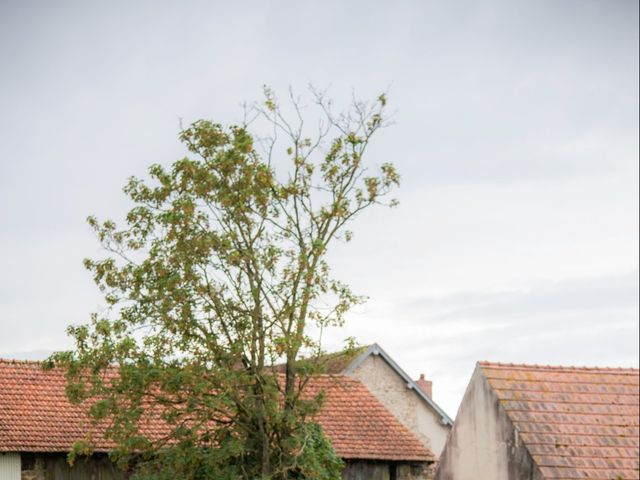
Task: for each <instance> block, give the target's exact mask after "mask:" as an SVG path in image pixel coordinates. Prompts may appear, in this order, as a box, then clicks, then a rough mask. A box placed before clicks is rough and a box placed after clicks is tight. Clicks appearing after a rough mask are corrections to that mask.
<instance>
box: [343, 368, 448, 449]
mask: <svg viewBox="0 0 640 480" xmlns="http://www.w3.org/2000/svg"><path fill="white" fill-rule="evenodd" d="M351 376H352V377H354V378H357V379H358V380H360V381H361V382H362V383H363V384H364V385H366V386H367V387H368V388H369V390H371V392H372V393H373V394H374V395H375V396H376V397H377V398H378V400H380V402H381V403H382V404H383V405H384V406H385V407H386V408H387V409H388V410H389V411H390V412H391V413H393V414H394V415H395V417H396V418H398V420H400V421H401V422H402V423H403V424H404V425H405V426H406V427H407V428H408V429H409V430H411V432H412V433H413V434H414V435H415V436H416V437H417V438H418V439H420V441H422V443H423V444H424V445H426V446H427V447H429V448H430V449H431V451H432V452H433V453H434V454H435V455H436V456H439V455H440V452H442V449H443V447H444V445H445V443H446V441H447V435H448V433H449V428H448V427H446V426H444V425H442V424H440V421H439V420H440V416H439V415H438V414H437V413H435V412H434V411H433V410H432V409H431V408H430V407H429V406H428V405H427V404H426V403H425V402H424V400H422V399H421V398H420V397H419V396H418V394H417V393H416V392H415V391H413V390H411V389H409V388H407V383H406V382H405V381H404V380H403V379H402V377H400V375H398V374H397V373H396V372H395V371H394V370H393V369H392V368H391V367H390V366H389V365H388V364H387V362H385V361H384V359H383V358H382V357H380V356H378V355H369V356H368V357H367V359H366V360H365V361H364V362H362V363H361V364H360V365H359V366H358V367H357V368H356V369H355V370H354V371H353V372H352V373H351Z"/></svg>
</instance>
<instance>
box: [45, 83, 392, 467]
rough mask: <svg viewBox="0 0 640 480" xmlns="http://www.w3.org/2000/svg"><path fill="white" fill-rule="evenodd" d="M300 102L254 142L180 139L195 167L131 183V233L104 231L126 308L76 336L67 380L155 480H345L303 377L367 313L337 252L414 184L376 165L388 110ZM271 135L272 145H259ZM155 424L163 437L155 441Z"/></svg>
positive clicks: (315, 97)
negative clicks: (355, 228)
mask: <svg viewBox="0 0 640 480" xmlns="http://www.w3.org/2000/svg"><path fill="white" fill-rule="evenodd" d="M289 100H290V101H288V102H287V103H286V105H285V106H284V109H283V107H281V105H280V104H279V103H278V102H277V100H276V98H275V96H274V95H273V93H272V92H271V91H270V90H269V89H265V101H264V103H262V104H258V105H255V106H253V107H252V108H250V109H246V111H245V113H246V115H245V118H246V120H245V121H244V122H243V123H242V124H240V125H232V126H229V127H228V128H225V127H223V126H222V125H220V124H217V123H213V122H211V121H207V120H200V121H197V122H195V123H193V124H192V125H190V126H189V127H188V128H185V129H184V130H183V131H182V132H181V134H180V139H181V140H182V142H184V144H185V145H186V147H187V148H188V150H189V152H190V156H188V157H185V158H183V159H181V160H178V161H177V162H175V163H174V164H173V165H172V166H171V168H165V167H162V166H160V165H153V166H151V167H150V169H149V174H150V179H149V180H147V181H145V180H141V179H137V178H131V179H130V180H129V182H128V184H127V185H126V187H125V192H126V194H127V195H128V196H129V197H130V198H131V200H132V201H133V203H134V207H133V208H132V209H131V211H130V212H129V213H128V215H127V217H126V227H125V228H118V227H117V226H116V224H115V223H114V222H112V221H104V222H100V221H98V220H97V219H96V218H94V217H90V218H89V223H90V225H91V226H92V227H93V229H94V230H95V232H96V233H97V235H98V238H99V239H100V241H101V243H102V245H103V246H104V247H105V249H106V250H107V251H108V252H110V256H109V257H108V258H105V259H100V260H85V265H86V267H87V268H88V269H89V270H90V271H91V272H93V276H94V280H95V282H96V283H97V285H98V286H99V287H100V289H101V290H102V291H103V292H104V295H105V299H106V302H107V303H108V305H109V309H108V310H107V311H105V312H103V313H100V314H94V315H93V316H92V320H91V322H90V324H87V325H81V326H72V327H69V329H68V331H69V333H70V335H72V336H73V337H74V340H75V349H74V350H73V351H69V352H60V353H57V354H55V355H54V356H52V358H51V360H52V362H51V363H52V364H57V365H60V366H63V367H64V368H66V370H67V372H68V373H67V376H68V379H69V385H68V394H69V396H70V398H71V399H72V400H73V401H78V402H81V401H86V402H89V403H90V404H91V405H92V407H91V415H92V416H93V417H94V418H95V419H96V420H102V421H108V424H109V428H108V430H107V436H108V437H109V438H111V439H113V440H114V442H115V444H116V445H117V447H116V449H115V450H114V455H115V456H116V458H117V459H118V460H119V461H120V462H121V463H122V464H125V465H126V464H129V465H131V463H132V462H135V464H136V469H137V472H138V475H139V476H140V477H143V478H177V477H178V476H179V477H180V478H234V479H235V478H245V479H254V478H262V479H284V478H301V477H302V478H319V479H322V478H327V479H330V478H337V476H338V475H339V471H340V464H341V463H340V460H339V459H338V458H337V457H336V456H335V453H334V452H333V451H332V450H331V448H330V446H329V445H328V444H327V442H326V439H324V437H323V436H322V432H321V430H320V429H319V427H318V426H317V425H315V424H313V422H312V421H311V418H312V415H313V414H314V412H316V411H317V409H318V408H319V406H320V404H321V401H322V398H321V396H320V397H314V398H310V397H309V396H308V395H307V396H305V395H304V389H305V386H306V384H307V382H308V380H309V378H310V376H311V375H313V373H314V371H313V368H310V367H309V366H310V365H312V364H313V362H308V361H307V362H304V364H301V366H299V365H298V363H299V362H298V360H299V359H300V358H301V355H303V354H304V355H309V354H315V355H318V354H319V353H320V351H321V342H320V339H321V332H322V330H323V329H324V328H326V327H330V326H339V325H341V324H342V323H343V321H344V315H345V313H346V312H347V311H348V310H349V309H350V308H351V307H352V306H353V305H355V304H357V303H358V302H359V301H361V298H360V297H358V296H356V295H354V294H353V293H352V292H351V290H350V289H349V287H348V286H347V285H345V284H344V283H342V282H340V281H338V280H336V279H334V278H332V276H331V274H330V268H329V265H328V263H327V260H326V256H327V251H328V247H329V245H330V244H332V243H333V242H335V241H337V240H342V241H349V240H350V239H351V232H349V231H348V230H347V226H348V224H349V222H351V221H352V220H353V219H354V218H355V217H356V216H358V214H360V212H362V211H363V210H365V209H366V208H368V207H370V206H372V205H375V204H386V205H394V204H395V201H393V200H391V201H388V202H385V199H386V197H387V194H388V193H389V192H390V191H391V190H392V189H393V187H394V186H396V185H398V182H399V177H398V174H397V173H396V170H395V169H394V167H393V166H392V164H391V163H382V164H380V165H378V166H373V165H367V163H366V162H365V152H366V150H367V147H368V146H369V143H370V141H371V138H372V137H373V135H374V134H375V133H376V132H377V131H378V130H379V129H380V128H381V127H382V126H383V125H384V123H385V120H384V109H385V106H386V98H385V96H384V95H380V96H379V97H378V98H377V99H376V100H375V101H374V102H369V103H366V102H360V101H355V100H354V101H353V103H352V104H351V105H350V107H349V108H348V109H347V110H346V111H344V112H342V113H340V114H337V115H336V114H334V113H333V111H332V106H331V102H330V101H329V100H327V99H326V97H325V95H324V93H322V92H317V91H315V90H312V91H311V102H310V104H309V105H308V106H305V105H303V104H302V100H301V99H300V98H296V97H294V96H293V95H290V99H289ZM307 107H309V108H310V110H309V109H308V108H307ZM311 107H314V108H311ZM287 112H288V113H287ZM311 115H313V116H314V117H313V120H314V121H317V125H315V123H314V126H317V130H314V132H315V133H314V135H313V136H307V135H306V131H305V129H306V124H305V122H306V123H307V124H308V123H309V121H310V116H311ZM260 122H262V123H260ZM265 122H266V124H268V126H269V131H270V132H271V133H270V134H269V135H268V136H267V137H266V138H262V137H257V136H254V135H252V134H251V133H250V129H252V128H253V127H256V128H258V126H259V125H261V124H262V125H264V124H265ZM314 332H315V333H314ZM277 363H280V364H284V366H285V367H284V369H283V370H284V371H283V372H282V373H280V374H279V373H278V372H276V371H275V369H274V365H276V364H277ZM114 371H117V375H114V374H113V372H114ZM149 415H156V416H161V417H162V419H163V421H164V422H165V423H166V427H167V428H166V429H164V430H163V432H162V434H158V432H155V433H154V434H153V435H151V434H150V433H149V432H148V431H146V430H145V428H144V424H145V422H144V421H145V418H146V417H147V416H149ZM86 447H87V445H84V444H78V446H77V449H78V451H79V452H82V451H85V449H86ZM212 447H213V448H212Z"/></svg>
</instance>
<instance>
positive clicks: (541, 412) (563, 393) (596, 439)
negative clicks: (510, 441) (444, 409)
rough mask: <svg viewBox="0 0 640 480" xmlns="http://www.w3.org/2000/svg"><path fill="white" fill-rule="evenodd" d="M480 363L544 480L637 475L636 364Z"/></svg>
mask: <svg viewBox="0 0 640 480" xmlns="http://www.w3.org/2000/svg"><path fill="white" fill-rule="evenodd" d="M479 366H480V368H481V369H482V372H483V373H484V375H485V377H486V378H487V380H488V381H489V384H490V385H491V387H492V389H493V390H494V391H495V392H496V394H497V396H498V398H499V399H500V403H501V404H502V406H503V407H504V409H505V410H506V412H507V414H508V415H509V417H510V419H511V421H512V422H513V424H514V425H515V427H516V428H517V430H518V432H519V436H520V438H521V439H522V441H523V443H524V444H525V445H526V447H527V449H528V450H529V452H530V453H531V455H532V456H533V459H534V460H535V462H536V463H537V465H538V466H539V468H540V471H541V473H542V474H543V476H544V478H545V479H577V478H580V479H590V480H600V479H602V480H614V479H615V480H623V479H633V480H638V479H639V478H640V462H639V459H638V457H639V455H640V450H639V440H638V435H639V433H640V431H639V428H638V425H639V418H638V417H639V414H640V410H639V401H638V398H639V397H638V385H639V379H640V373H639V371H638V370H637V369H613V368H584V367H581V368H579V367H549V366H538V365H513V364H499V363H489V362H480V364H479Z"/></svg>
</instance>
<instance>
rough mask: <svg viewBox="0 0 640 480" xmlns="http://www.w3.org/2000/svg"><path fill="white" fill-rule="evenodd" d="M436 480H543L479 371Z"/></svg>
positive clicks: (441, 457)
mask: <svg viewBox="0 0 640 480" xmlns="http://www.w3.org/2000/svg"><path fill="white" fill-rule="evenodd" d="M436 480H542V475H541V474H540V472H539V471H538V468H537V467H536V465H535V464H534V462H533V459H532V458H531V456H530V455H529V452H528V451H527V449H526V448H525V446H524V445H523V444H522V442H521V441H519V439H518V434H517V431H516V430H515V428H514V426H513V424H512V423H511V420H509V418H508V416H507V414H506V412H505V411H504V409H503V408H502V406H501V405H500V402H499V400H498V398H497V396H496V395H495V393H494V392H493V391H492V390H491V387H490V386H489V383H488V382H487V380H486V378H485V377H484V375H483V374H482V372H481V370H480V369H476V371H475V372H474V374H473V377H472V378H471V382H470V383H469V386H468V387H467V391H466V393H465V395H464V398H463V399H462V403H461V405H460V409H459V410H458V415H457V417H456V421H455V424H454V425H453V429H452V430H451V434H450V436H449V440H448V442H447V445H446V447H445V449H444V451H443V452H442V455H441V456H440V463H439V465H438V470H437V473H436Z"/></svg>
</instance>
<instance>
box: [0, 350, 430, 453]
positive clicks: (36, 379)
mask: <svg viewBox="0 0 640 480" xmlns="http://www.w3.org/2000/svg"><path fill="white" fill-rule="evenodd" d="M65 385H66V380H65V378H64V375H63V373H62V372H61V371H60V370H52V371H43V370H42V368H41V364H40V363H39V362H16V361H6V360H0V452H2V451H4V452H16V451H26V452H56V451H68V450H70V448H71V446H72V445H73V443H74V442H75V441H77V440H83V439H86V438H87V437H88V435H91V436H92V442H93V444H94V447H95V449H96V450H98V451H105V450H109V449H110V448H111V447H112V444H111V443H110V442H107V441H106V440H104V438H103V437H102V433H103V430H101V429H100V428H97V429H96V428H94V427H92V426H91V423H90V421H89V420H88V419H87V417H86V415H85V413H84V409H83V407H82V406H80V405H74V404H72V403H70V402H69V401H68V400H67V398H66V397H65V393H64V389H65ZM307 388H308V390H307V391H308V394H315V393H317V392H320V391H321V390H323V391H325V395H326V397H325V403H324V404H323V407H322V409H321V411H320V412H319V414H318V416H317V421H318V423H319V424H320V425H322V427H323V429H324V431H325V433H326V434H327V436H328V438H329V439H330V440H331V442H332V444H333V446H334V448H335V450H336V452H337V453H338V455H339V456H341V457H342V458H346V459H376V460H397V461H431V460H433V459H434V458H435V457H434V455H433V453H431V452H430V451H429V450H428V449H427V448H425V447H424V446H423V445H422V444H421V443H420V442H419V441H418V440H417V439H416V438H415V437H414V436H413V435H412V434H411V433H410V432H409V431H408V430H407V429H406V428H405V427H404V426H403V425H402V424H401V423H400V422H399V421H398V420H396V418H395V417H394V416H393V415H392V414H391V413H390V412H389V411H388V410H386V409H385V408H384V407H383V406H382V404H381V403H380V402H379V401H378V400H377V399H376V398H375V396H374V395H373V394H372V393H371V392H370V391H369V390H368V389H367V388H366V387H365V386H364V385H362V384H361V383H360V382H358V381H357V380H354V379H351V378H347V377H343V376H336V377H332V376H328V375H323V376H318V377H315V378H313V379H312V380H311V381H310V382H309V384H308V387H307ZM163 425H164V424H163V423H162V421H160V420H159V419H158V420H156V421H150V422H148V424H146V425H145V427H144V428H143V430H144V432H145V434H148V435H150V436H151V437H153V436H156V435H161V434H162V432H163V430H164V431H166V430H165V428H166V427H164V428H163Z"/></svg>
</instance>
